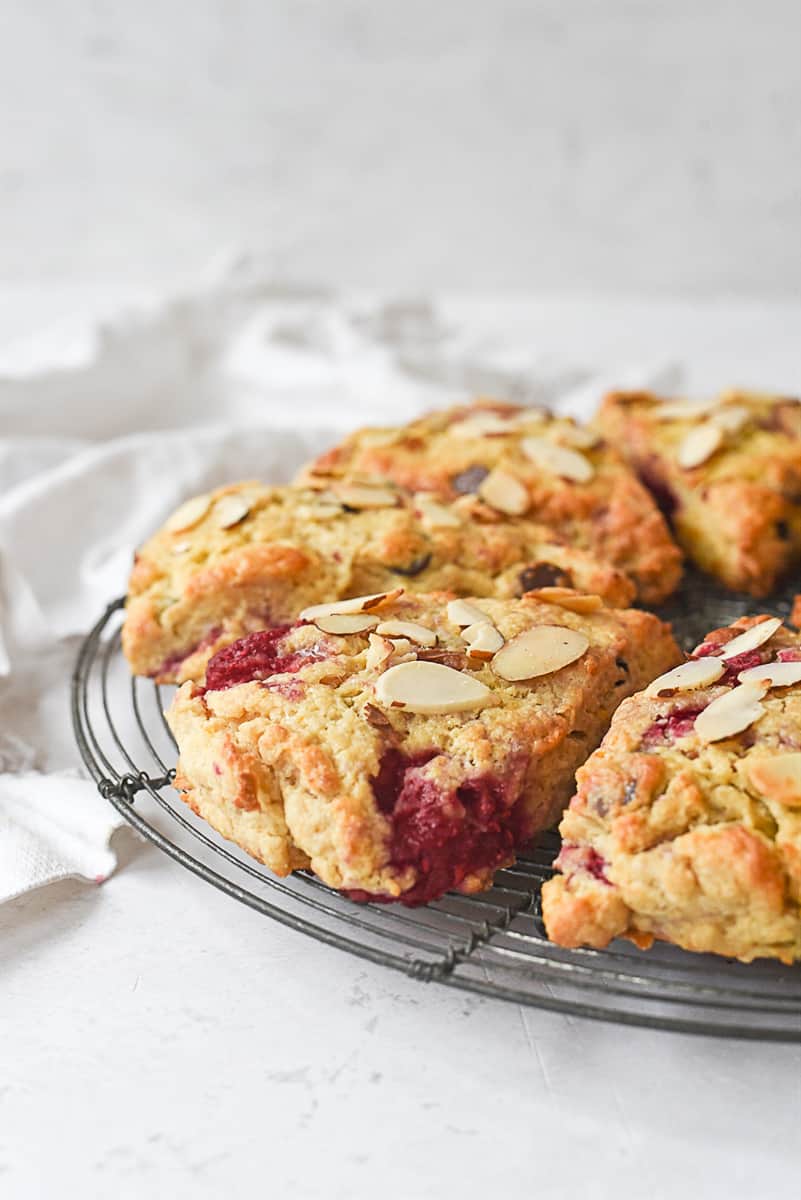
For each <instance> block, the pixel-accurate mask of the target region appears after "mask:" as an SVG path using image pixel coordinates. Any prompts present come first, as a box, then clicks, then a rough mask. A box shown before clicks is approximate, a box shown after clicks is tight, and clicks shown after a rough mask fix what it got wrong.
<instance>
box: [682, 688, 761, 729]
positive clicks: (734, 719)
mask: <svg viewBox="0 0 801 1200" xmlns="http://www.w3.org/2000/svg"><path fill="white" fill-rule="evenodd" d="M766 691H767V688H765V687H763V686H762V685H761V684H759V683H741V684H740V685H739V686H738V687H735V688H732V690H731V691H730V692H726V694H725V695H723V696H719V697H718V698H717V700H713V701H712V703H711V704H709V705H707V707H706V708H705V709H704V711H703V712H701V713H699V714H698V716H697V717H696V718H695V721H694V722H693V729H694V730H695V732H696V733H697V734H698V736H699V738H700V739H701V741H702V742H719V741H721V739H723V738H728V737H734V735H735V734H737V733H742V731H743V730H744V729H747V728H748V726H749V725H753V723H754V721H758V720H759V718H760V717H761V716H762V714H763V713H764V711H765V708H764V705H762V704H760V703H759V702H760V700H761V699H762V697H763V696H764V695H765V692H766Z"/></svg>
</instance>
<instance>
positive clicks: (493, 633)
mask: <svg viewBox="0 0 801 1200" xmlns="http://www.w3.org/2000/svg"><path fill="white" fill-rule="evenodd" d="M462 637H463V638H464V640H465V641H466V642H467V646H468V650H467V654H468V657H469V658H477V659H479V660H480V661H481V662H489V660H490V659H491V658H492V656H493V655H494V654H497V652H498V651H499V650H500V648H501V646H502V645H503V637H502V636H501V634H500V633H499V632H498V630H497V629H496V628H495V626H494V625H490V623H489V621H479V622H478V623H477V624H476V625H468V626H467V628H466V629H463V630H462Z"/></svg>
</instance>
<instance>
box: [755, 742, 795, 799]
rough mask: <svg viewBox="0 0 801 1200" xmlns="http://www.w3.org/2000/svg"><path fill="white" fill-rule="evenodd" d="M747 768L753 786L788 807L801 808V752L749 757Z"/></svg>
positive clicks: (762, 793)
mask: <svg viewBox="0 0 801 1200" xmlns="http://www.w3.org/2000/svg"><path fill="white" fill-rule="evenodd" d="M745 770H746V774H747V775H748V779H749V781H750V782H751V784H752V786H753V787H755V788H756V790H757V791H758V792H759V793H760V794H761V795H763V796H766V797H767V798H768V799H769V800H777V801H778V802H779V804H786V805H787V807H788V808H801V754H799V753H797V752H793V753H791V754H776V755H771V756H770V758H747V759H746V760H745Z"/></svg>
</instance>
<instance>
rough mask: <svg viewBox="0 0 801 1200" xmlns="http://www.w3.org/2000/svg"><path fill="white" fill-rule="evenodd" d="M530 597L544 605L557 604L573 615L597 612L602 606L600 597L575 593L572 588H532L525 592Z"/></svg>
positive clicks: (590, 593)
mask: <svg viewBox="0 0 801 1200" xmlns="http://www.w3.org/2000/svg"><path fill="white" fill-rule="evenodd" d="M531 596H535V597H536V598H537V600H542V601H543V603H545V604H558V605H559V607H560V608H566V609H567V610H568V612H574V613H591V612H597V611H598V609H599V608H603V606H604V602H603V600H602V599H601V597H600V596H596V595H595V594H594V593H593V592H587V593H586V594H585V593H583V592H576V591H574V590H573V588H563V587H544V588H534V589H533V591H530V592H526V597H531Z"/></svg>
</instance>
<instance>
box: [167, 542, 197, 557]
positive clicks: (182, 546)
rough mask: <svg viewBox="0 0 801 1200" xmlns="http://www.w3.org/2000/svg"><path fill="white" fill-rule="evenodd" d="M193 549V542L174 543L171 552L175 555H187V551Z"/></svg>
mask: <svg viewBox="0 0 801 1200" xmlns="http://www.w3.org/2000/svg"><path fill="white" fill-rule="evenodd" d="M191 549H192V543H191V542H173V544H172V546H170V550H171V551H172V553H173V554H185V553H186V551H187V550H191Z"/></svg>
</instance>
